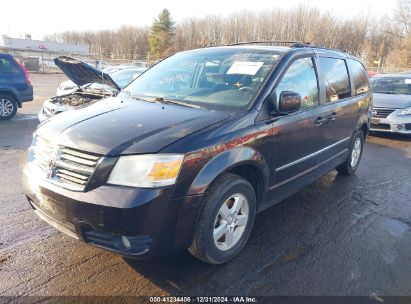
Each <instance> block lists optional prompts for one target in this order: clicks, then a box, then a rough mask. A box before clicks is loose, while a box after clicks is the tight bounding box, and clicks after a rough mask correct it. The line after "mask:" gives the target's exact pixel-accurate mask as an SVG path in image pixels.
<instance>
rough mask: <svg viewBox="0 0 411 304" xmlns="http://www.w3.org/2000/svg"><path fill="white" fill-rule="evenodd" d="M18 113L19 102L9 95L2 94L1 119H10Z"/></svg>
mask: <svg viewBox="0 0 411 304" xmlns="http://www.w3.org/2000/svg"><path fill="white" fill-rule="evenodd" d="M16 113H17V102H16V100H15V99H14V98H12V97H10V96H8V95H0V120H8V119H11V118H13V117H14V115H16Z"/></svg>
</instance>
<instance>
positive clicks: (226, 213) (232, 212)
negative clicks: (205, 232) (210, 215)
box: [213, 193, 249, 251]
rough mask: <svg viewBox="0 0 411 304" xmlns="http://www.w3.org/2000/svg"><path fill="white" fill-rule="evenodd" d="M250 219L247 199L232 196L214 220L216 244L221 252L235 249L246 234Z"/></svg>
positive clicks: (241, 196) (237, 195) (238, 195)
mask: <svg viewBox="0 0 411 304" xmlns="http://www.w3.org/2000/svg"><path fill="white" fill-rule="evenodd" d="M248 217H249V204H248V200H247V198H246V197H245V196H244V195H242V194H240V193H237V194H234V195H231V196H230V197H229V198H228V199H227V200H226V201H225V202H224V203H223V204H222V205H221V208H220V210H219V211H218V214H217V216H216V218H215V220H214V231H213V238H214V244H215V245H216V246H217V248H218V249H220V250H223V251H225V250H229V249H231V248H233V247H234V246H235V245H236V244H237V243H238V242H239V240H240V239H241V237H242V236H243V234H244V231H245V228H246V225H247V223H248Z"/></svg>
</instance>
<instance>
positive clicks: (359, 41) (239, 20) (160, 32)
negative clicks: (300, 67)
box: [44, 0, 411, 68]
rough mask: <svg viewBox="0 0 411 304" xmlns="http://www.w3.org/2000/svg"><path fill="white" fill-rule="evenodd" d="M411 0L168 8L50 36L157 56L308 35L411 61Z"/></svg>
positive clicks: (385, 59)
mask: <svg viewBox="0 0 411 304" xmlns="http://www.w3.org/2000/svg"><path fill="white" fill-rule="evenodd" d="M410 31H411V0H399V2H398V5H397V9H396V10H395V11H394V12H393V14H392V16H391V17H389V16H383V17H379V18H375V17H372V16H370V15H368V14H367V13H360V14H359V15H357V16H353V17H346V16H337V15H335V14H331V13H329V12H323V11H321V10H319V9H318V8H315V7H310V6H306V5H299V6H296V7H294V8H291V9H278V8H274V9H270V10H265V11H261V12H252V11H246V10H244V11H239V12H235V13H232V14H230V15H228V16H225V17H223V16H219V15H213V16H205V17H201V18H199V17H191V18H186V19H184V20H182V21H180V22H174V21H173V20H172V17H171V14H170V12H169V11H168V10H167V9H164V10H163V11H162V12H161V13H160V14H159V16H158V17H157V18H156V19H154V21H153V24H152V25H151V26H140V27H137V26H131V25H123V26H121V27H119V28H118V29H107V30H100V31H65V32H61V33H55V34H52V35H47V36H45V37H44V39H45V40H48V41H53V42H63V43H75V44H78V43H86V44H88V45H89V47H90V53H91V54H94V55H95V56H96V57H97V58H102V59H103V58H105V59H111V58H116V59H127V60H133V59H148V60H157V59H161V58H164V57H166V56H169V55H171V54H173V53H175V52H178V51H181V50H187V49H193V48H200V47H207V46H219V45H227V44H231V43H238V42H242V41H255V40H287V41H302V42H309V43H311V44H315V45H320V46H324V47H328V48H336V49H340V50H346V51H348V52H349V53H351V54H353V55H356V56H358V57H360V58H362V59H363V60H364V62H365V63H366V64H367V66H371V67H383V68H406V67H411V53H410V50H411V32H410Z"/></svg>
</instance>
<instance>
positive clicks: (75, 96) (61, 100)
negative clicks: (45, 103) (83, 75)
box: [50, 92, 110, 107]
mask: <svg viewBox="0 0 411 304" xmlns="http://www.w3.org/2000/svg"><path fill="white" fill-rule="evenodd" d="M108 96H110V95H107V94H97V93H85V92H75V93H72V94H67V95H62V96H55V97H53V98H51V99H50V102H52V103H53V104H57V105H61V106H69V107H79V106H83V105H86V104H87V105H89V104H90V103H93V102H95V101H97V100H100V99H103V98H104V97H108Z"/></svg>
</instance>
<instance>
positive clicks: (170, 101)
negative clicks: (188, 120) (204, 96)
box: [154, 97, 201, 109]
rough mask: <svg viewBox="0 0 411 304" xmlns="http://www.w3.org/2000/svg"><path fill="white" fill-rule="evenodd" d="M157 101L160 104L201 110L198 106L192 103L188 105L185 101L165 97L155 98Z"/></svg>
mask: <svg viewBox="0 0 411 304" xmlns="http://www.w3.org/2000/svg"><path fill="white" fill-rule="evenodd" d="M154 100H155V101H159V102H164V103H169V104H170V103H171V104H178V105H180V106H184V107H189V108H194V109H200V108H201V107H200V106H198V105H194V104H191V103H187V102H184V101H180V100H175V99H168V98H164V97H155V98H154Z"/></svg>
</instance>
